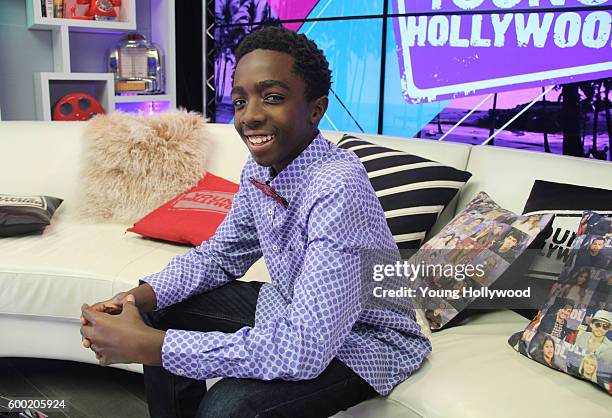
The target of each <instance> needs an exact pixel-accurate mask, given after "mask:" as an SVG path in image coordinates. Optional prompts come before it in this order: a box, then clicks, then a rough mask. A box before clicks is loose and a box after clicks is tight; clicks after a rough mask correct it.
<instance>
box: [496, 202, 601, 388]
mask: <svg viewBox="0 0 612 418" xmlns="http://www.w3.org/2000/svg"><path fill="white" fill-rule="evenodd" d="M580 225H581V226H580V228H578V229H577V232H576V239H575V240H574V242H573V245H572V247H571V249H570V254H569V257H568V259H567V262H566V263H565V265H564V267H563V270H562V272H561V275H560V276H559V280H558V281H557V283H556V284H555V285H554V286H553V288H552V289H551V293H550V297H549V299H548V301H546V303H545V304H544V305H543V306H542V308H541V310H540V312H539V313H538V315H537V316H536V318H535V319H534V320H533V321H532V322H531V323H530V324H529V325H527V327H526V328H525V330H524V331H522V332H518V333H516V334H514V335H513V336H511V337H510V339H509V340H508V342H509V343H510V345H512V346H513V347H514V348H515V349H516V350H517V351H519V352H520V353H521V354H523V355H525V356H527V357H529V358H532V359H534V360H536V361H538V362H540V363H542V364H544V365H547V366H548V367H552V368H554V369H557V370H561V371H563V372H565V373H567V374H570V375H572V376H576V377H579V378H581V379H585V380H588V381H591V382H593V383H595V384H597V385H599V386H601V387H602V388H604V389H605V390H606V391H607V392H608V393H610V394H612V391H611V387H610V376H611V375H612V340H611V337H612V330H611V328H612V293H611V292H610V289H611V288H612V261H611V259H612V217H604V216H602V215H600V214H597V213H594V212H585V213H584V215H583V217H582V219H581V221H580Z"/></svg>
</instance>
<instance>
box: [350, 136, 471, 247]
mask: <svg viewBox="0 0 612 418" xmlns="http://www.w3.org/2000/svg"><path fill="white" fill-rule="evenodd" d="M338 146H339V147H340V148H344V149H348V150H351V151H353V152H354V153H355V154H357V156H358V157H359V159H360V160H361V162H362V163H363V165H364V166H365V169H366V171H367V172H368V177H369V178H370V183H372V186H373V188H374V190H375V191H376V195H377V196H378V199H379V200H380V204H381V206H382V207H383V209H384V211H385V217H386V218H387V223H388V225H389V229H391V232H392V233H393V237H394V238H395V242H396V243H397V246H398V247H399V248H400V249H410V248H412V249H417V248H419V247H420V246H421V243H422V242H423V239H424V238H425V236H426V235H427V233H428V232H429V230H430V229H431V228H432V227H433V225H434V224H435V223H436V220H437V219H438V216H439V215H440V213H441V212H442V211H443V210H444V208H445V207H446V206H447V205H448V204H449V203H450V201H451V200H453V198H454V197H455V195H456V194H457V192H458V191H459V190H460V189H461V188H462V187H463V185H464V184H465V183H466V182H467V181H468V180H469V178H470V177H471V176H472V174H471V173H468V172H467V171H461V170H457V169H456V168H453V167H448V166H445V165H443V164H440V163H438V162H435V161H431V160H427V159H425V158H422V157H418V156H416V155H412V154H408V153H406V152H403V151H397V150H393V149H390V148H385V147H381V146H378V145H375V144H372V143H371V142H368V141H364V140H362V139H359V138H356V137H354V136H349V135H344V136H343V137H342V139H341V140H340V141H339V142H338Z"/></svg>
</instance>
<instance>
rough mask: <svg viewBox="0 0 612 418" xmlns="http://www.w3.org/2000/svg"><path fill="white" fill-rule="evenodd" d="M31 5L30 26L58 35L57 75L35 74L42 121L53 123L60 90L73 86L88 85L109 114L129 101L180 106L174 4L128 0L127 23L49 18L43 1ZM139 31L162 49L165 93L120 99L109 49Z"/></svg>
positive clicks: (124, 8)
mask: <svg viewBox="0 0 612 418" xmlns="http://www.w3.org/2000/svg"><path fill="white" fill-rule="evenodd" d="M25 1H26V6H27V7H26V9H27V13H28V15H27V19H28V25H29V28H30V29H33V30H50V31H51V32H52V41H53V71H54V72H43V73H35V74H34V88H35V99H36V109H37V112H36V114H37V118H38V119H39V120H47V121H48V120H51V115H52V109H51V106H52V105H53V103H54V100H55V101H56V100H57V99H58V98H57V97H56V96H57V94H58V93H57V92H56V91H59V92H64V91H66V89H65V88H64V87H65V86H70V85H71V83H72V85H73V86H74V87H83V86H85V87H87V82H88V81H89V82H91V83H92V86H91V89H93V90H94V91H95V92H96V95H94V97H96V98H97V99H98V100H100V104H101V105H102V106H103V107H104V109H105V110H106V112H107V113H109V112H112V111H114V110H116V109H117V108H118V107H120V106H122V105H123V106H125V104H127V103H134V104H138V103H142V104H147V103H151V104H152V103H159V102H163V104H164V106H162V108H166V109H173V108H175V107H176V58H175V33H174V30H175V24H174V19H175V16H174V0H123V1H122V6H121V9H120V10H121V13H120V16H121V19H124V18H125V19H126V21H121V22H96V21H82V20H74V19H59V18H58V19H56V18H43V17H42V14H41V3H40V0H25ZM68 4H70V3H68ZM134 30H135V31H137V32H139V33H141V34H143V35H145V37H146V38H147V39H148V40H149V41H150V42H152V43H154V44H156V45H158V46H159V47H160V48H161V50H162V53H163V66H164V69H165V92H164V94H158V95H131V96H116V95H115V93H114V91H115V89H114V80H113V74H112V73H108V72H106V71H107V69H106V64H105V54H106V50H107V49H108V48H110V47H111V46H113V45H114V44H115V43H116V42H117V41H118V40H119V38H120V37H121V36H122V35H123V34H124V33H127V32H133V31H134ZM101 84H106V87H104V88H100V85H101ZM91 89H89V90H91ZM81 90H83V88H81ZM85 90H87V89H85ZM76 91H79V90H76ZM76 91H75V92H76ZM84 92H85V93H87V91H84ZM102 92H103V94H102ZM151 107H153V106H151Z"/></svg>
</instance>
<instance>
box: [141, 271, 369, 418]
mask: <svg viewBox="0 0 612 418" xmlns="http://www.w3.org/2000/svg"><path fill="white" fill-rule="evenodd" d="M262 284H263V283H261V282H240V281H233V282H231V283H229V284H227V285H225V286H222V287H220V288H218V289H215V290H212V291H210V292H207V293H204V294H201V295H197V296H194V297H192V298H190V299H187V300H185V301H183V302H181V303H178V304H176V305H173V306H170V307H168V308H166V309H162V310H160V311H157V312H151V313H148V314H145V315H143V318H144V320H145V322H146V323H147V324H149V325H151V326H153V327H155V328H158V329H163V330H166V329H183V330H193V331H221V332H227V333H231V332H235V331H237V330H238V329H240V328H242V327H244V326H253V325H254V322H255V307H256V305H257V296H258V295H259V288H260V287H261V285H262ZM144 377H145V388H146V394H147V402H148V404H149V412H150V414H151V417H152V418H158V417H160V418H174V417H199V418H203V417H223V418H227V417H238V418H248V417H291V418H298V417H329V416H331V415H334V414H335V413H337V412H339V411H341V410H344V409H347V408H349V407H350V406H353V405H356V404H358V403H359V402H361V401H364V400H366V399H369V398H372V397H374V396H376V392H375V391H374V389H372V387H371V386H370V385H369V384H368V383H367V382H366V381H365V380H363V379H362V378H361V377H359V376H358V375H357V374H356V373H355V372H353V371H352V370H351V369H349V368H348V367H347V366H346V365H345V364H344V363H342V362H341V361H340V360H338V359H336V358H334V359H333V360H332V362H331V363H330V364H329V366H328V367H327V368H326V369H325V370H324V371H323V373H321V374H320V375H319V376H318V377H316V378H314V379H311V380H301V381H292V382H290V381H284V380H280V379H275V380H269V381H264V380H257V379H239V378H223V379H221V380H220V381H218V382H217V383H215V385H214V386H213V387H212V388H211V389H210V390H209V391H208V392H207V391H206V382H205V381H199V380H194V379H189V378H186V377H182V376H176V375H173V374H171V373H169V372H167V371H166V370H165V369H164V368H162V367H152V366H145V367H144Z"/></svg>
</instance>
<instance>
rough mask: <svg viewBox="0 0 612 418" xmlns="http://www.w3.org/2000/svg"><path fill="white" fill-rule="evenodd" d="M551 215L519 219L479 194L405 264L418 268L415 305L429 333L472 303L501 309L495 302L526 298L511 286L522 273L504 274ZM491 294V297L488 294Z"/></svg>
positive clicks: (517, 287)
mask: <svg viewBox="0 0 612 418" xmlns="http://www.w3.org/2000/svg"><path fill="white" fill-rule="evenodd" d="M552 216H553V215H532V216H519V215H517V214H515V213H513V212H511V211H509V210H506V209H503V208H501V207H500V206H499V205H497V203H495V202H494V201H493V200H492V199H491V198H490V197H489V195H487V194H486V193H485V192H480V193H479V194H478V195H477V196H476V197H475V198H474V199H472V201H470V203H468V205H467V206H466V208H465V209H464V210H463V211H461V212H460V213H459V214H458V215H457V216H456V217H455V218H454V219H453V220H452V221H451V222H450V223H449V224H448V225H446V226H445V227H444V228H443V229H442V230H441V231H440V232H439V233H438V234H437V235H436V236H434V237H433V238H431V239H430V240H429V241H427V242H426V243H425V244H424V245H423V246H422V247H421V249H420V250H419V251H418V252H417V253H416V254H415V255H414V256H413V257H412V258H411V259H410V260H409V261H408V262H409V264H412V265H416V266H422V267H421V268H422V270H421V272H420V273H419V274H417V275H415V280H414V282H415V286H416V288H417V293H416V299H417V306H418V307H421V308H423V309H425V316H426V317H427V319H428V320H429V323H430V326H431V328H432V329H433V330H435V329H439V328H441V327H443V326H444V325H446V324H447V323H448V322H449V321H451V320H452V319H453V318H455V317H456V316H457V315H458V314H459V313H460V312H462V311H463V310H464V309H465V308H466V307H467V306H468V305H470V304H472V302H474V301H475V300H476V299H482V300H483V301H489V300H491V298H493V304H491V303H490V302H489V303H485V304H483V305H476V306H474V304H473V305H472V306H473V307H486V308H489V309H490V308H492V307H496V306H497V307H498V308H499V307H503V306H502V305H496V304H495V303H496V300H495V299H501V298H508V300H512V299H515V298H523V297H528V295H529V292H528V289H525V287H524V286H521V284H520V283H518V285H517V283H515V282H516V281H517V279H519V278H520V277H521V276H520V274H513V275H506V274H504V278H505V279H506V280H504V283H501V282H497V281H498V279H499V278H500V277H501V276H502V274H503V273H504V272H506V270H508V268H509V267H510V265H512V264H513V263H515V261H516V260H517V259H518V258H519V256H520V255H521V254H523V252H524V251H525V250H526V249H527V248H528V246H529V245H530V244H531V243H532V242H533V241H534V240H535V239H536V237H537V236H538V235H539V234H540V232H541V231H542V230H544V229H545V228H546V226H547V225H548V224H549V223H550V221H551V219H552ZM491 292H493V293H491Z"/></svg>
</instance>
